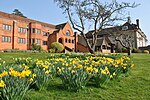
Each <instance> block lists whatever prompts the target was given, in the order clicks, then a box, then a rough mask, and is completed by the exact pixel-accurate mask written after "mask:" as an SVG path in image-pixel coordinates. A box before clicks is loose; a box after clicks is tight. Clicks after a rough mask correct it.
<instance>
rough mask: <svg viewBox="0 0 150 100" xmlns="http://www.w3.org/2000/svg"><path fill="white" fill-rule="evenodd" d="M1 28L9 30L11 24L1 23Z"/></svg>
mask: <svg viewBox="0 0 150 100" xmlns="http://www.w3.org/2000/svg"><path fill="white" fill-rule="evenodd" d="M2 28H3V30H8V31H10V30H11V26H10V25H7V24H3V27H2Z"/></svg>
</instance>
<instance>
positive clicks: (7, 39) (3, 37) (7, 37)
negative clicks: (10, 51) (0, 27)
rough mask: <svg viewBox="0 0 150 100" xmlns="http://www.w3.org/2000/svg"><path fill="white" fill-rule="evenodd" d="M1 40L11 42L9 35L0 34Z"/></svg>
mask: <svg viewBox="0 0 150 100" xmlns="http://www.w3.org/2000/svg"><path fill="white" fill-rule="evenodd" d="M2 42H11V37H10V36H2Z"/></svg>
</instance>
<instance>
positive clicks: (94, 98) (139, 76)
mask: <svg viewBox="0 0 150 100" xmlns="http://www.w3.org/2000/svg"><path fill="white" fill-rule="evenodd" d="M48 55H49V54H48V53H0V57H1V58H2V59H4V60H6V61H7V62H11V61H13V60H12V58H16V57H17V58H18V57H25V58H26V57H31V58H34V59H37V58H38V59H45V58H46V57H47V56H48ZM132 59H133V62H134V64H135V67H133V68H132V69H131V70H130V71H129V72H128V73H127V74H122V75H121V76H120V77H119V78H118V79H116V80H112V81H109V82H108V83H107V84H106V85H105V86H103V87H102V88H96V87H94V85H91V84H88V85H87V86H86V88H85V89H83V90H80V91H79V92H69V91H66V90H64V89H63V88H62V85H61V80H60V79H58V78H54V79H53V80H50V81H49V85H48V88H47V89H43V90H41V91H35V90H30V91H29V92H28V94H27V95H26V96H25V100H150V54H133V55H132Z"/></svg>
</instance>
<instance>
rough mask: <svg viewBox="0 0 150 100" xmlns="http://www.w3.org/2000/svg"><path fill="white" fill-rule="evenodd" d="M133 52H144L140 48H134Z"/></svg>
mask: <svg viewBox="0 0 150 100" xmlns="http://www.w3.org/2000/svg"><path fill="white" fill-rule="evenodd" d="M132 53H142V51H141V50H139V49H136V48H133V49H132Z"/></svg>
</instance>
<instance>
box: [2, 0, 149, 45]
mask: <svg viewBox="0 0 150 100" xmlns="http://www.w3.org/2000/svg"><path fill="white" fill-rule="evenodd" d="M108 1H109V0H108ZM119 1H125V2H134V1H136V3H140V4H141V5H140V6H138V7H137V8H134V9H127V11H129V12H130V17H131V20H132V22H133V23H136V19H139V20H140V28H141V29H142V31H143V32H144V33H145V34H146V36H147V38H148V40H149V42H148V44H149V45H150V28H149V26H150V25H149V24H150V11H149V10H150V6H149V4H150V0H134V1H133V0H119ZM15 8H17V9H19V10H20V11H21V12H22V13H23V14H24V15H25V16H27V17H28V18H31V19H34V20H39V21H42V22H47V23H50V24H60V23H64V22H67V21H68V19H67V18H66V15H63V14H62V10H61V9H60V8H59V7H57V5H56V4H55V3H54V2H53V0H0V11H3V12H6V13H12V11H13V10H14V9H15Z"/></svg>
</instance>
